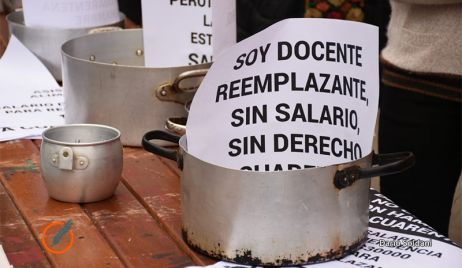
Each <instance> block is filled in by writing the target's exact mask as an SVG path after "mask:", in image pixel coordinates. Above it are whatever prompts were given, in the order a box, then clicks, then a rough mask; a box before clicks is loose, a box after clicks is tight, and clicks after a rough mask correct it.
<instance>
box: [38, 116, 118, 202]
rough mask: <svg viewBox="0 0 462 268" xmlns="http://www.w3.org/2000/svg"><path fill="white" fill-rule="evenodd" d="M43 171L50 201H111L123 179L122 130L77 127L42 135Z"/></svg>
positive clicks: (68, 126) (101, 127)
mask: <svg viewBox="0 0 462 268" xmlns="http://www.w3.org/2000/svg"><path fill="white" fill-rule="evenodd" d="M42 138H43V139H42V146H41V150H40V169H41V174H42V177H43V180H44V181H45V186H46V188H47V190H48V194H49V195H50V197H52V198H54V199H57V200H60V201H65V202H76V203H85V202H94V201H99V200H102V199H105V198H108V197H110V196H111V195H112V194H113V193H114V191H115V189H116V188H117V185H118V184H119V181H120V177H121V175H122V165H123V157H122V144H121V142H120V132H119V130H117V129H115V128H112V127H109V126H103V125H91V124H75V125H64V126H58V127H53V128H50V129H47V130H45V131H44V132H43V134H42Z"/></svg>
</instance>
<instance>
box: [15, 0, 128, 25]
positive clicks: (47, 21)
mask: <svg viewBox="0 0 462 268" xmlns="http://www.w3.org/2000/svg"><path fill="white" fill-rule="evenodd" d="M22 6H23V10H24V23H25V25H27V26H33V27H48V28H65V29H71V28H87V27H96V26H103V25H109V24H112V23H115V22H117V21H119V20H120V17H119V5H118V2H117V0H39V1H37V0H22Z"/></svg>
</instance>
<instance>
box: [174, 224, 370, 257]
mask: <svg viewBox="0 0 462 268" xmlns="http://www.w3.org/2000/svg"><path fill="white" fill-rule="evenodd" d="M182 236H183V239H184V241H185V242H186V243H187V244H188V245H189V246H190V247H191V248H192V249H194V250H195V251H197V252H200V253H202V254H205V255H207V256H210V257H212V258H216V259H220V260H226V261H230V262H234V263H238V264H245V265H264V266H292V265H305V264H314V263H321V262H326V261H331V260H334V259H338V258H341V257H344V256H347V255H349V254H351V253H353V252H354V251H356V250H358V249H359V248H360V247H361V246H362V245H363V244H364V243H365V242H366V240H367V232H366V233H364V234H363V235H362V236H361V237H360V238H358V240H357V241H355V242H354V243H353V244H351V245H342V246H339V247H338V248H333V249H331V250H329V251H327V252H324V253H322V254H321V253H317V254H315V255H313V254H311V253H310V252H306V253H304V254H301V255H300V256H294V255H291V254H289V255H288V256H278V257H277V258H275V259H274V261H273V262H264V261H263V260H262V259H261V258H259V257H258V256H253V255H252V250H251V249H236V250H235V255H234V257H233V258H230V256H228V255H227V254H225V252H224V250H223V249H221V247H220V246H221V245H220V243H218V244H217V246H216V247H215V248H214V249H212V250H210V251H207V250H204V249H202V247H201V245H197V244H195V243H194V242H193V241H191V239H190V238H189V235H188V231H187V230H184V229H182Z"/></svg>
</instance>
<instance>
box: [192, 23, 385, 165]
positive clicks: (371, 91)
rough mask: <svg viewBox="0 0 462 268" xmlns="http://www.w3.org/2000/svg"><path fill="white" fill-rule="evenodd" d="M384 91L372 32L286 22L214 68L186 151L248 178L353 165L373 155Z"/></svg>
mask: <svg viewBox="0 0 462 268" xmlns="http://www.w3.org/2000/svg"><path fill="white" fill-rule="evenodd" d="M378 93H379V78H378V32H377V28H376V27H374V26H371V25H368V24H362V23H356V22H347V21H340V20H339V21H337V20H325V19H289V20H284V21H282V22H279V23H277V24H274V25H272V26H271V27H269V28H267V29H266V30H264V31H262V32H260V33H258V34H257V35H254V36H252V37H250V38H248V39H246V40H243V41H242V42H240V43H238V44H236V45H235V46H233V47H232V48H230V49H228V50H227V51H225V52H224V53H222V55H221V57H220V58H219V59H218V60H217V61H215V62H214V64H213V65H212V67H211V69H210V70H209V72H208V74H207V76H206V77H205V79H204V80H203V82H202V84H201V86H200V88H199V90H198V91H197V93H196V95H195V97H194V99H193V103H192V105H191V110H190V113H189V117H188V124H187V128H186V129H187V136H188V150H189V152H190V153H191V154H193V155H195V156H196V157H199V158H200V159H202V160H204V161H207V162H210V163H213V164H216V165H220V166H223V167H228V168H232V169H241V170H251V171H278V170H290V169H299V168H304V167H311V166H327V165H331V164H338V163H342V162H349V161H352V160H356V159H359V158H361V157H364V156H366V155H367V154H369V153H370V152H371V151H372V139H373V133H374V127H375V122H376V116H377V109H378Z"/></svg>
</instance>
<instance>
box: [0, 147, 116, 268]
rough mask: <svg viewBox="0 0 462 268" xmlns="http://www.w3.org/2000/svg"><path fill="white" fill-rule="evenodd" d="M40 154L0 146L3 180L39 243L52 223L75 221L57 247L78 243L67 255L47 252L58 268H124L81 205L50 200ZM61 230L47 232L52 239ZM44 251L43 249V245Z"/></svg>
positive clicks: (24, 148)
mask: <svg viewBox="0 0 462 268" xmlns="http://www.w3.org/2000/svg"><path fill="white" fill-rule="evenodd" d="M39 160H40V156H39V151H38V149H37V148H36V146H35V145H34V143H33V142H32V141H29V140H17V141H11V142H4V143H0V180H1V182H2V183H3V185H4V186H5V188H6V190H7V191H8V193H9V194H10V196H11V197H12V199H13V202H14V203H15V204H16V205H17V207H18V209H19V210H20V211H21V214H22V215H23V216H24V218H25V220H26V222H27V224H28V226H30V228H31V229H32V232H33V234H34V236H35V237H36V239H40V238H41V234H42V233H43V232H44V230H45V227H47V226H49V224H50V223H52V222H53V221H60V222H62V223H64V222H68V221H70V220H72V222H73V225H72V227H71V231H69V235H67V236H65V238H63V239H62V241H61V242H60V243H59V244H58V245H57V247H59V246H62V245H64V246H65V245H68V244H69V242H70V237H71V235H70V234H71V233H73V234H74V237H75V240H74V241H75V242H74V243H73V246H72V248H71V249H70V250H68V251H67V252H65V253H64V254H53V253H51V252H48V251H47V252H46V254H47V256H48V260H49V261H50V262H51V264H52V265H53V266H55V267H123V266H124V265H123V263H122V262H121V260H120V259H119V257H118V256H117V254H116V253H115V252H114V250H113V249H112V248H111V246H110V245H109V244H108V242H107V241H106V240H105V238H104V237H103V235H102V234H101V233H100V232H99V231H98V229H97V228H96V226H95V225H93V223H92V222H91V219H90V218H89V217H88V215H87V214H86V213H85V211H83V210H82V208H81V207H80V206H79V205H78V204H72V203H64V202H58V201H55V200H53V199H50V198H49V197H48V194H47V191H46V188H45V185H44V183H43V180H42V178H41V176H40V172H39ZM56 227H59V226H54V229H53V230H52V231H50V232H48V233H47V234H49V235H47V236H46V237H49V236H51V237H53V236H54V234H56V233H57V232H58V231H59V228H56ZM41 246H42V247H43V245H42V244H41Z"/></svg>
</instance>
